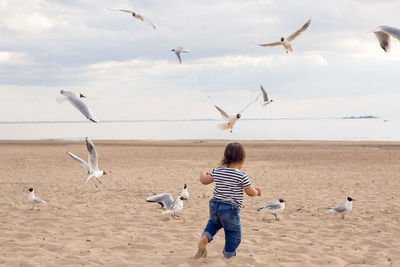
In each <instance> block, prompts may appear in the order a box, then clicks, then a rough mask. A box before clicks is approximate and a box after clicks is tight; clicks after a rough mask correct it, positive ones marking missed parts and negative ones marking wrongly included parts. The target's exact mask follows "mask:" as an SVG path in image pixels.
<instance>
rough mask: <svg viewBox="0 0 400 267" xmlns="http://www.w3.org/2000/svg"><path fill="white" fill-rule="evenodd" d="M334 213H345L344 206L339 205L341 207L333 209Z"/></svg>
mask: <svg viewBox="0 0 400 267" xmlns="http://www.w3.org/2000/svg"><path fill="white" fill-rule="evenodd" d="M333 209H334V210H335V211H336V212H344V211H346V210H347V209H346V207H345V206H344V205H341V206H337V207H335V208H333Z"/></svg>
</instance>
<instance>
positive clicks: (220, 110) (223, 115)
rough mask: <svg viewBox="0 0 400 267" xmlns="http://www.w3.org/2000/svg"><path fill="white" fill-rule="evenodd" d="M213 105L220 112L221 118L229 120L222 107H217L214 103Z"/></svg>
mask: <svg viewBox="0 0 400 267" xmlns="http://www.w3.org/2000/svg"><path fill="white" fill-rule="evenodd" d="M214 107H215V108H216V109H217V110H218V111H219V113H221V116H222V118H223V119H227V120H229V115H228V113H226V112H225V111H224V110H223V109H222V108H220V107H218V106H217V105H214Z"/></svg>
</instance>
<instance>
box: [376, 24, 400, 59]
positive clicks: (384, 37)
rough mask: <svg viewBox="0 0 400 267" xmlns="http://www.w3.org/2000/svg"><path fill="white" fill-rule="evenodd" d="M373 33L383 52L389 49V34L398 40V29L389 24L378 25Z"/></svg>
mask: <svg viewBox="0 0 400 267" xmlns="http://www.w3.org/2000/svg"><path fill="white" fill-rule="evenodd" d="M374 33H375V36H376V38H377V39H378V41H379V44H380V45H381V47H382V49H383V50H385V52H389V51H390V36H392V37H394V38H396V39H397V40H400V30H399V29H397V28H393V27H390V26H386V25H384V26H380V27H378V30H376V31H374Z"/></svg>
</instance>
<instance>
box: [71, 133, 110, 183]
mask: <svg viewBox="0 0 400 267" xmlns="http://www.w3.org/2000/svg"><path fill="white" fill-rule="evenodd" d="M86 147H87V150H88V153H89V160H88V161H89V164H87V163H86V162H85V161H84V160H83V159H81V158H79V157H77V156H75V155H74V154H72V153H71V152H67V153H68V155H70V156H71V157H72V158H73V159H74V160H76V161H77V162H78V163H79V164H80V165H81V166H82V167H83V168H85V170H86V172H87V174H89V176H88V178H87V179H86V181H85V184H86V183H87V182H89V180H90V179H92V178H93V177H94V178H96V180H97V181H98V182H99V183H100V184H101V182H100V180H99V178H100V177H101V176H103V175H106V174H107V173H106V172H105V171H101V170H99V166H98V155H97V152H96V149H95V148H94V145H93V142H92V141H91V140H89V139H88V138H87V137H86ZM94 185H95V186H96V187H97V184H96V183H94Z"/></svg>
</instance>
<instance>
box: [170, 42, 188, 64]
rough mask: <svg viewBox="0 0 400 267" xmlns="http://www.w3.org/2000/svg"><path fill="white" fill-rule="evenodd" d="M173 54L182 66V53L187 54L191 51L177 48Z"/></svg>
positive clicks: (173, 50)
mask: <svg viewBox="0 0 400 267" xmlns="http://www.w3.org/2000/svg"><path fill="white" fill-rule="evenodd" d="M171 51H172V52H175V55H176V57H177V58H178V60H179V63H180V64H182V59H181V53H187V52H189V50H187V49H185V48H183V47H181V46H180V47H177V48H174V49H172V50H171Z"/></svg>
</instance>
